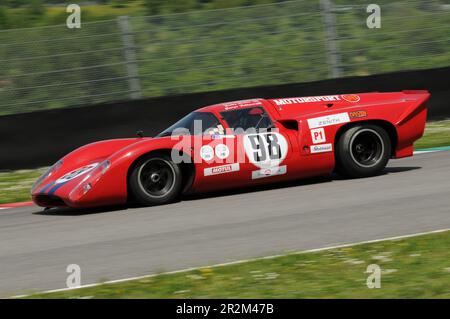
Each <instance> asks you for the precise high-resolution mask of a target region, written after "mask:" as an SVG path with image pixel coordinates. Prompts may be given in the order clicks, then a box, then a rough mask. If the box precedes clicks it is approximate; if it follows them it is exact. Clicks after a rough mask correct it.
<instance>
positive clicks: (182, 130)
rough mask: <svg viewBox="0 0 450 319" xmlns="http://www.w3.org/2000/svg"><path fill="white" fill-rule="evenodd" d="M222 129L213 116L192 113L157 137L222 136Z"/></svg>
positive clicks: (205, 113) (206, 113)
mask: <svg viewBox="0 0 450 319" xmlns="http://www.w3.org/2000/svg"><path fill="white" fill-rule="evenodd" d="M223 133H224V129H223V126H222V124H220V122H219V120H218V119H217V118H216V117H215V115H214V114H212V113H209V112H192V113H190V114H188V115H186V116H185V117H183V118H182V119H181V120H179V121H178V122H176V123H175V124H174V125H172V126H171V127H169V128H167V129H166V130H164V131H162V132H161V133H159V134H158V137H162V136H170V135H202V134H210V135H212V134H223Z"/></svg>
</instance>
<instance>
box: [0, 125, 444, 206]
mask: <svg viewBox="0 0 450 319" xmlns="http://www.w3.org/2000/svg"><path fill="white" fill-rule="evenodd" d="M439 146H450V120H446V121H438V122H429V123H427V126H426V128H425V134H424V136H423V137H422V138H421V139H420V140H419V141H417V142H416V143H415V144H414V147H415V148H416V149H421V148H430V147H439ZM44 170H45V168H42V169H37V170H20V171H14V172H7V173H0V204H4V203H11V202H19V201H28V200H30V188H31V186H32V185H33V182H34V181H35V180H36V179H37V178H38V177H39V176H40V175H41V174H42V172H43V171H44Z"/></svg>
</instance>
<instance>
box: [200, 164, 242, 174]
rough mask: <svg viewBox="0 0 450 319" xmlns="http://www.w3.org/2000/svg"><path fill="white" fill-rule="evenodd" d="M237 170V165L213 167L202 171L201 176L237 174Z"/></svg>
mask: <svg viewBox="0 0 450 319" xmlns="http://www.w3.org/2000/svg"><path fill="white" fill-rule="evenodd" d="M239 169H240V167H239V163H234V164H229V165H222V166H215V167H208V168H205V169H204V171H203V175H205V176H211V175H218V174H225V173H231V172H237V171H239Z"/></svg>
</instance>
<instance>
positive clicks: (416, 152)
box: [414, 150, 441, 155]
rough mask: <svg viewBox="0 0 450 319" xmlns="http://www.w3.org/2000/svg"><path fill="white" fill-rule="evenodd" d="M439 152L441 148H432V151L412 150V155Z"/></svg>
mask: <svg viewBox="0 0 450 319" xmlns="http://www.w3.org/2000/svg"><path fill="white" fill-rule="evenodd" d="M435 152H441V150H432V151H414V155H420V154H426V153H435Z"/></svg>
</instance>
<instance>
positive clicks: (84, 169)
mask: <svg viewBox="0 0 450 319" xmlns="http://www.w3.org/2000/svg"><path fill="white" fill-rule="evenodd" d="M97 165H98V163H93V164H89V165H86V166H83V167H81V168H78V169H76V170H73V171H71V172H70V173H67V174H66V175H64V176H63V177H60V178H58V179H57V180H56V182H55V184H62V183H67V182H68V181H71V180H72V179H75V178H77V177H79V176H81V175H84V174H86V173H87V172H89V171H91V170H92V169H93V168H94V167H96V166H97Z"/></svg>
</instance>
